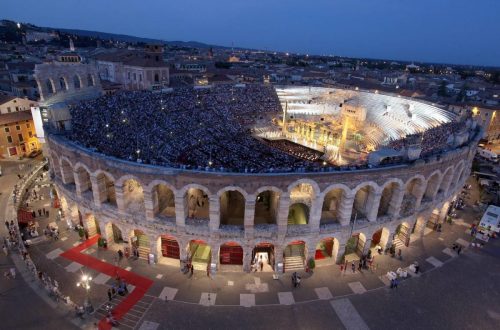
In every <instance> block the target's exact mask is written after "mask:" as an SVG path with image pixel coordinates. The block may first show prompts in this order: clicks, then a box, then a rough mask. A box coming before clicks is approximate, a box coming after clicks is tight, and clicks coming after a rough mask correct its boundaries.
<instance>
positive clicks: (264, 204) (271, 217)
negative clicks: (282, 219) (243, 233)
mask: <svg viewBox="0 0 500 330" xmlns="http://www.w3.org/2000/svg"><path fill="white" fill-rule="evenodd" d="M282 193H283V192H282V191H281V190H280V189H278V188H276V187H272V186H266V187H261V188H259V189H258V190H257V192H256V193H255V195H256V197H255V214H254V224H256V225H258V224H277V223H278V212H279V203H280V196H281V195H282Z"/></svg>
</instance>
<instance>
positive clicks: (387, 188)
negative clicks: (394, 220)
mask: <svg viewBox="0 0 500 330" xmlns="http://www.w3.org/2000/svg"><path fill="white" fill-rule="evenodd" d="M403 186H404V183H403V181H401V180H400V179H391V180H389V181H387V182H386V183H384V185H383V186H382V187H381V190H382V192H381V194H380V202H379V206H378V211H377V216H378V217H380V216H385V215H394V214H395V213H396V211H397V208H398V206H397V205H396V204H397V203H398V197H399V195H400V194H401V193H402V191H403Z"/></svg>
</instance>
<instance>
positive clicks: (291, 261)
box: [284, 241, 306, 272]
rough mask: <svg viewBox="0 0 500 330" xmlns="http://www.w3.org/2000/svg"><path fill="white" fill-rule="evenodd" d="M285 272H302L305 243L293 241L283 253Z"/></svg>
mask: <svg viewBox="0 0 500 330" xmlns="http://www.w3.org/2000/svg"><path fill="white" fill-rule="evenodd" d="M284 255H285V258H284V261H285V265H284V268H285V271H286V272H288V271H296V270H304V261H305V259H306V257H305V255H306V243H305V242H304V241H294V242H291V243H290V244H288V245H287V246H286V248H285V251H284Z"/></svg>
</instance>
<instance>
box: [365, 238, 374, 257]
mask: <svg viewBox="0 0 500 330" xmlns="http://www.w3.org/2000/svg"><path fill="white" fill-rule="evenodd" d="M371 246H372V239H371V238H366V241H365V245H364V246H363V255H366V254H367V253H368V250H369V249H370V247H371Z"/></svg>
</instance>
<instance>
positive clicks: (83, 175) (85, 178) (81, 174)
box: [75, 162, 92, 193]
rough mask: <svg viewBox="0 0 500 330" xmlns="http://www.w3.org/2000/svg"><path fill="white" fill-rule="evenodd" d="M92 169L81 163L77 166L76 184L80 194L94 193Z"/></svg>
mask: <svg viewBox="0 0 500 330" xmlns="http://www.w3.org/2000/svg"><path fill="white" fill-rule="evenodd" d="M90 173H91V171H90V169H89V168H88V167H87V166H86V165H85V164H82V163H80V162H78V163H76V164H75V179H76V180H75V182H76V184H77V186H78V190H79V191H80V193H85V192H87V191H90V192H92V182H91V180H90Z"/></svg>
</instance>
